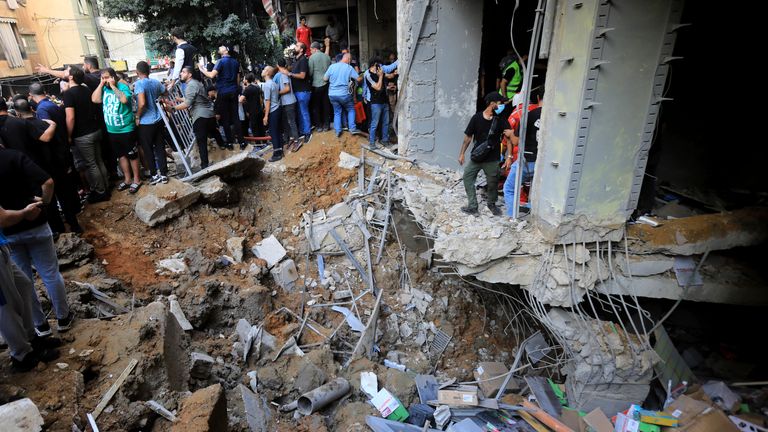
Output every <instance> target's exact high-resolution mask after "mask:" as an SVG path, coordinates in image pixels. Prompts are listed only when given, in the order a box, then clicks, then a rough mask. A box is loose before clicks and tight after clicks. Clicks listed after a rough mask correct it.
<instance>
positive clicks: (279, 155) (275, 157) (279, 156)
mask: <svg viewBox="0 0 768 432" xmlns="http://www.w3.org/2000/svg"><path fill="white" fill-rule="evenodd" d="M282 158H283V152H281V151H277V152H274V153H272V157H271V158H269V161H270V162H277V161H279V160H280V159H282Z"/></svg>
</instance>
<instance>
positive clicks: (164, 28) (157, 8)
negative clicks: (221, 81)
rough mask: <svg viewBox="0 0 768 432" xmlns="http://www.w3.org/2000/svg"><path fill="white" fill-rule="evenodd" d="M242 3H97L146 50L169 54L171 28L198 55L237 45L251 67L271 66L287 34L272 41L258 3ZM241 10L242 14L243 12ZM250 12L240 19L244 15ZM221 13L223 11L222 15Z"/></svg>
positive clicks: (236, 0) (289, 33) (218, 0)
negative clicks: (135, 33)
mask: <svg viewBox="0 0 768 432" xmlns="http://www.w3.org/2000/svg"><path fill="white" fill-rule="evenodd" d="M244 2H248V0H102V2H101V3H102V13H103V14H104V16H106V17H108V18H121V19H124V20H127V21H133V22H135V23H137V26H138V30H139V31H141V32H144V33H147V35H148V37H147V40H148V41H149V42H150V45H151V48H152V49H154V50H156V51H157V52H160V53H168V55H171V54H172V53H173V50H174V47H173V42H172V41H171V40H170V37H169V33H170V31H171V29H173V28H175V27H181V28H183V29H184V31H185V37H186V39H187V40H188V41H189V42H190V43H192V44H193V45H195V46H196V47H197V48H198V49H199V50H200V53H201V54H202V53H213V52H215V51H216V48H217V47H218V46H220V45H229V46H234V45H239V47H240V51H241V53H244V54H245V55H246V56H247V57H248V58H250V59H251V60H252V61H254V62H257V63H263V62H274V61H275V60H277V58H278V57H279V56H282V50H283V48H284V47H285V46H287V45H289V44H290V43H292V42H293V32H292V31H286V32H285V34H284V35H277V37H274V36H273V35H272V32H271V31H270V29H272V28H273V26H272V21H271V19H269V17H268V16H267V15H266V12H264V9H263V7H262V6H261V4H260V3H261V2H254V1H250V2H248V4H247V5H246V4H243V3H244ZM246 6H248V7H247V9H246ZM246 10H250V11H255V12H256V13H258V15H257V14H256V13H250V14H248V16H246V13H245V11H246ZM221 11H227V12H229V14H228V15H226V16H225V15H223V14H222V13H221Z"/></svg>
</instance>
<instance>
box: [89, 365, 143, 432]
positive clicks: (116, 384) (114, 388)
mask: <svg viewBox="0 0 768 432" xmlns="http://www.w3.org/2000/svg"><path fill="white" fill-rule="evenodd" d="M137 364H139V361H138V360H136V359H131V361H130V362H129V363H128V366H126V368H125V370H123V373H121V374H120V376H119V377H117V381H115V382H114V383H113V384H112V386H111V387H110V388H109V390H107V392H106V393H105V394H104V396H103V397H102V398H101V401H99V404H98V405H96V408H95V409H94V410H93V412H92V413H91V415H93V418H94V420H95V419H97V418H99V415H100V414H101V412H102V411H104V408H106V407H107V404H108V403H109V401H110V400H112V397H114V396H115V393H117V390H119V389H120V386H122V385H123V383H124V382H125V380H126V379H127V378H128V375H130V374H131V372H133V369H134V368H135V367H136V365H137Z"/></svg>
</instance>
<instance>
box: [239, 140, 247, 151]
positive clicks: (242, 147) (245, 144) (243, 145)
mask: <svg viewBox="0 0 768 432" xmlns="http://www.w3.org/2000/svg"><path fill="white" fill-rule="evenodd" d="M246 147H248V144H247V143H244V142H241V143H240V150H245V148H246Z"/></svg>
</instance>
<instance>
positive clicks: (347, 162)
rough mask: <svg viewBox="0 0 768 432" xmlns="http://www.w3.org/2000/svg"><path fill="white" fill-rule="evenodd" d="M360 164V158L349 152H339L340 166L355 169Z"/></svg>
mask: <svg viewBox="0 0 768 432" xmlns="http://www.w3.org/2000/svg"><path fill="white" fill-rule="evenodd" d="M358 166H360V158H359V157H356V156H352V155H351V154H349V153H347V152H340V153H339V168H344V169H355V168H357V167H358Z"/></svg>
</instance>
